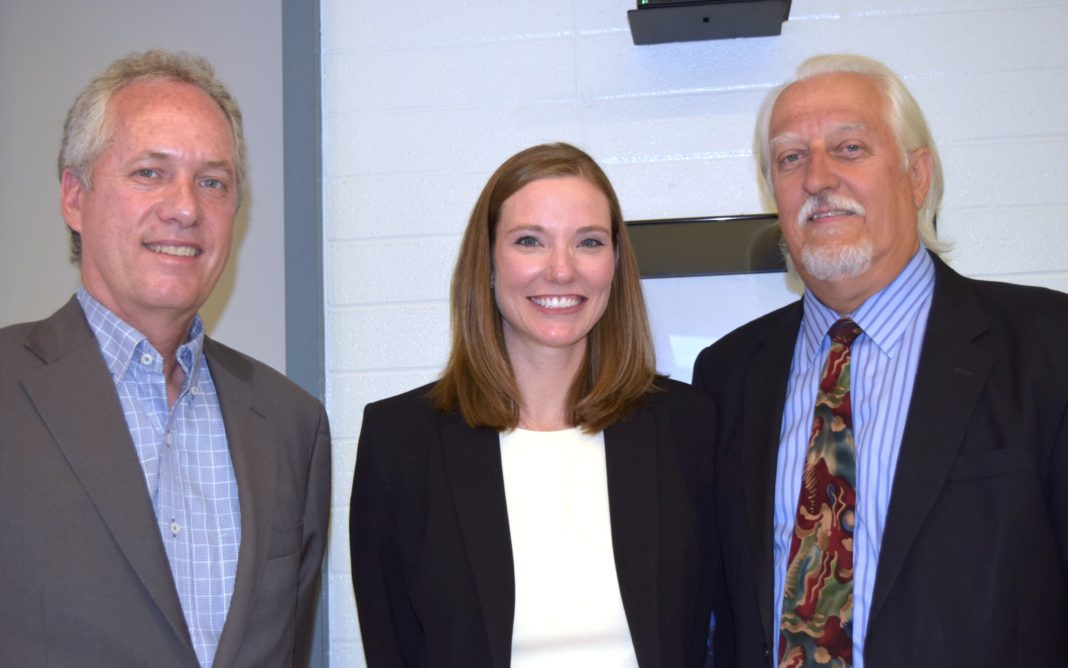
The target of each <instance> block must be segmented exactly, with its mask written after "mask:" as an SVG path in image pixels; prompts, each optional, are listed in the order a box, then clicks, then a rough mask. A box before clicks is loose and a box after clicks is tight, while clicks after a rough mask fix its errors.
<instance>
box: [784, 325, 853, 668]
mask: <svg viewBox="0 0 1068 668" xmlns="http://www.w3.org/2000/svg"><path fill="white" fill-rule="evenodd" d="M860 332H861V330H860V327H859V326H857V323H855V322H853V321H852V320H848V319H844V318H843V319H842V320H839V321H838V322H836V323H834V325H833V326H831V331H830V337H831V351H830V354H829V355H828V356H827V364H826V366H824V367H823V374H822V375H821V376H820V386H819V392H818V393H817V394H816V410H815V417H814V419H813V421H812V434H811V435H810V436H809V441H808V453H807V455H806V457H805V470H804V474H803V475H802V478H801V495H800V499H799V500H798V503H797V517H796V519H795V521H794V536H793V540H792V541H791V542H790V556H789V560H788V561H787V562H786V563H787V567H786V582H785V587H784V591H783V605H782V622H781V624H780V626H779V632H780V634H781V635H780V637H779V657H778V659H779V666H780V668H802V667H805V666H819V667H820V668H825V667H834V668H849V667H850V666H852V665H853V633H852V632H853V528H854V526H855V514H856V505H857V503H856V498H857V497H856V491H855V486H856V450H855V447H854V444H853V414H852V405H851V404H850V400H849V358H850V346H852V345H853V341H854V340H855V339H856V338H857V336H859V335H860Z"/></svg>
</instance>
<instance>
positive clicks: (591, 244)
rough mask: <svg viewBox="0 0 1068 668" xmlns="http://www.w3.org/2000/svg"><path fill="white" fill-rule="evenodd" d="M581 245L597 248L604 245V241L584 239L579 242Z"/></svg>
mask: <svg viewBox="0 0 1068 668" xmlns="http://www.w3.org/2000/svg"><path fill="white" fill-rule="evenodd" d="M579 246H581V247H582V248H597V247H599V246H604V242H603V241H601V240H600V239H593V238H590V239H583V240H582V241H580V242H579Z"/></svg>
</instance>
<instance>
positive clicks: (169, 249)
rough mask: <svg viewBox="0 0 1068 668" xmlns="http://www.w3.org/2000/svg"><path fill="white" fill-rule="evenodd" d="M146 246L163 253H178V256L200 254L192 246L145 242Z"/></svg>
mask: <svg viewBox="0 0 1068 668" xmlns="http://www.w3.org/2000/svg"><path fill="white" fill-rule="evenodd" d="M145 248H147V249H148V250H150V251H152V252H153V253H162V254H163V255H177V256H178V257H194V256H196V255H200V251H198V250H197V249H196V248H193V247H192V246H162V245H159V244H145Z"/></svg>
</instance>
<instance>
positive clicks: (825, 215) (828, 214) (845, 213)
mask: <svg viewBox="0 0 1068 668" xmlns="http://www.w3.org/2000/svg"><path fill="white" fill-rule="evenodd" d="M852 213H853V212H852V211H824V212H823V213H817V214H816V215H814V216H812V220H819V219H820V218H830V217H831V216H848V215H850V214H852Z"/></svg>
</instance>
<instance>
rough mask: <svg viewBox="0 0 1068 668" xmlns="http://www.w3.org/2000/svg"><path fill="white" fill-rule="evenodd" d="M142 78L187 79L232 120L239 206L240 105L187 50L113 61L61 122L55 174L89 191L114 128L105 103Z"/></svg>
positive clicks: (74, 248) (78, 247) (78, 250)
mask: <svg viewBox="0 0 1068 668" xmlns="http://www.w3.org/2000/svg"><path fill="white" fill-rule="evenodd" d="M141 81H174V82H178V83H187V84H191V85H193V86H196V87H197V88H199V89H201V90H202V91H204V92H205V93H206V94H207V95H208V96H209V97H210V98H211V99H212V100H214V101H215V103H216V104H217V105H219V109H221V110H222V112H223V114H224V115H225V116H226V120H227V121H228V122H229V124H230V133H231V134H232V135H233V139H234V168H235V169H236V170H237V174H236V178H237V201H238V206H240V205H241V201H242V200H243V199H244V196H245V193H246V189H247V183H248V178H247V177H248V155H247V149H246V147H245V132H244V129H243V127H242V123H241V109H240V107H238V104H237V100H235V99H234V97H233V95H231V94H230V91H229V89H228V88H227V87H226V86H225V85H224V84H223V83H222V82H221V81H219V80H218V79H217V78H216V77H215V69H214V68H213V67H212V66H211V63H209V62H208V61H207V60H205V59H204V58H201V57H200V56H195V55H192V54H188V53H181V52H171V51H163V50H161V49H152V50H149V51H144V52H141V53H131V54H129V55H127V56H125V57H123V58H120V59H119V60H116V61H115V62H113V63H111V65H109V66H108V68H107V69H106V70H104V71H103V72H101V73H100V74H98V75H97V76H96V77H94V78H93V80H92V81H90V82H89V85H87V86H86V87H85V89H84V90H82V92H81V93H79V94H78V97H76V98H75V99H74V104H73V105H71V108H70V110H69V111H68V112H67V120H66V122H65V123H64V124H63V142H62V144H61V145H60V148H59V164H58V168H59V177H60V179H62V178H63V172H64V170H67V169H69V170H70V171H71V173H72V174H73V175H74V176H75V178H77V179H78V181H80V182H81V184H82V186H83V187H84V188H85V189H86V190H92V187H93V181H92V171H93V164H94V163H95V162H96V160H97V158H99V157H100V154H101V153H102V152H103V151H104V148H105V147H106V146H107V145H108V142H109V141H110V140H111V132H112V128H111V127H110V125H111V123H110V119H109V117H108V103H109V102H111V99H112V98H113V97H114V96H115V94H116V93H118V92H119V91H120V90H122V89H123V88H125V87H127V86H129V85H131V84H134V83H138V82H141ZM70 235H71V236H70V254H71V261H72V262H74V263H76V264H78V263H80V262H81V255H82V240H81V235H80V234H78V233H77V232H75V231H74V230H70Z"/></svg>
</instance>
